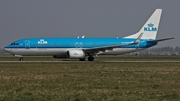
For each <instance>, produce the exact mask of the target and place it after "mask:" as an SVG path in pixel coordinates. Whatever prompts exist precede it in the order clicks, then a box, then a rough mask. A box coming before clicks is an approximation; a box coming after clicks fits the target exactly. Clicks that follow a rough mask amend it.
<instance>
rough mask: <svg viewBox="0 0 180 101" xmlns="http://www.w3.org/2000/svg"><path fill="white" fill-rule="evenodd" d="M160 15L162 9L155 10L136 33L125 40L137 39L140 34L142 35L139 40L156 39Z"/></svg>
mask: <svg viewBox="0 0 180 101" xmlns="http://www.w3.org/2000/svg"><path fill="white" fill-rule="evenodd" d="M161 13H162V9H156V10H155V11H154V13H153V14H152V15H151V17H150V18H149V19H148V20H147V22H146V23H145V24H144V26H143V27H142V28H141V30H140V31H139V32H138V33H136V34H133V35H130V36H127V37H125V38H137V37H138V36H139V35H140V34H141V33H143V35H142V37H141V39H152V40H154V39H156V35H157V32H158V27H159V22H160V18H161Z"/></svg>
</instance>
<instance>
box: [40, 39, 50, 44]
mask: <svg viewBox="0 0 180 101" xmlns="http://www.w3.org/2000/svg"><path fill="white" fill-rule="evenodd" d="M38 44H48V42H47V41H45V40H44V39H40V40H39V41H38Z"/></svg>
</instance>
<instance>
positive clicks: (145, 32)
mask: <svg viewBox="0 0 180 101" xmlns="http://www.w3.org/2000/svg"><path fill="white" fill-rule="evenodd" d="M161 13H162V9H156V10H155V11H154V13H153V14H152V15H151V17H150V18H149V19H148V20H147V22H146V23H145V24H144V26H143V27H142V28H141V29H140V30H139V32H137V33H135V34H133V35H130V36H126V37H123V38H119V37H116V38H84V37H82V38H79V37H77V38H25V39H20V40H16V41H14V42H12V43H11V44H9V45H7V46H6V47H4V50H5V51H6V52H8V53H11V54H13V55H14V56H17V57H19V61H22V60H23V56H53V57H54V58H72V59H79V60H80V61H85V59H86V57H87V56H88V61H94V56H97V55H121V54H126V53H131V52H136V51H139V50H143V49H147V48H149V47H152V46H155V45H157V44H158V43H159V42H161V41H165V40H170V39H174V37H171V38H164V39H156V35H157V32H158V28H159V23H160V18H161Z"/></svg>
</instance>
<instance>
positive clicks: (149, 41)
mask: <svg viewBox="0 0 180 101" xmlns="http://www.w3.org/2000/svg"><path fill="white" fill-rule="evenodd" d="M171 39H175V37H172V38H165V39H158V40H150V41H148V43H151V42H160V41H166V40H171Z"/></svg>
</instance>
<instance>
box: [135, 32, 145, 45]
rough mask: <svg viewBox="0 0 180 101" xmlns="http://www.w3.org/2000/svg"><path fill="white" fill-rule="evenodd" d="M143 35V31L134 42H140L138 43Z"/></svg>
mask: <svg viewBox="0 0 180 101" xmlns="http://www.w3.org/2000/svg"><path fill="white" fill-rule="evenodd" d="M142 35H143V33H141V34H140V35H139V36H138V38H137V39H136V40H135V41H134V44H138V43H139V41H140V39H141V37H142Z"/></svg>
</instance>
